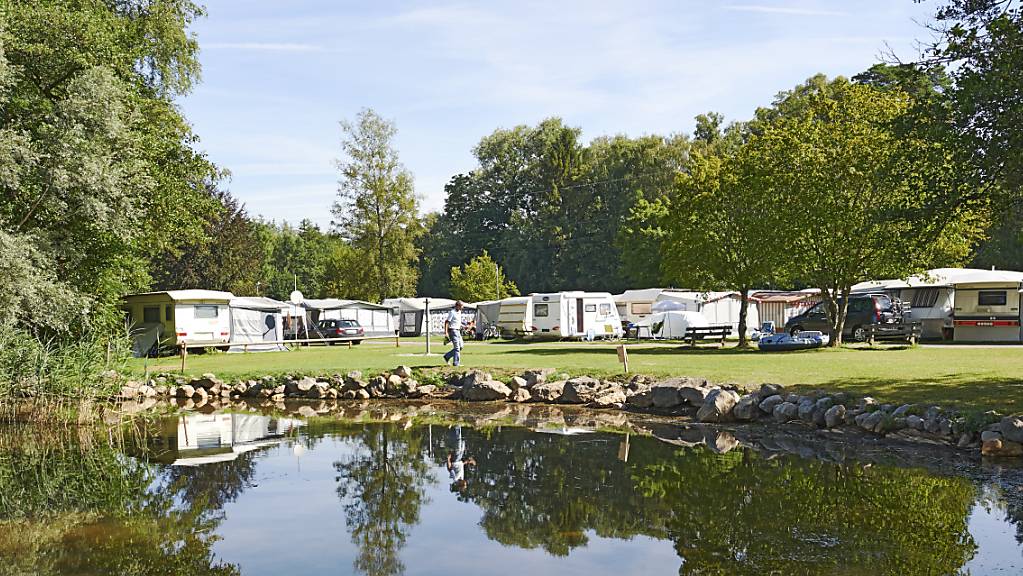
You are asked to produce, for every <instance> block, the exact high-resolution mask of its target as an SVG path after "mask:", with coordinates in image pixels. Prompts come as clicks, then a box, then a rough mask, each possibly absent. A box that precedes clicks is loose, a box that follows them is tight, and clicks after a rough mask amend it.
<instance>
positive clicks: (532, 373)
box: [522, 368, 554, 388]
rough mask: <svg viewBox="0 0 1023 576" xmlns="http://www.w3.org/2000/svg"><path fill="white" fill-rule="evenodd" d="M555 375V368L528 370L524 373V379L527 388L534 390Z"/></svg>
mask: <svg viewBox="0 0 1023 576" xmlns="http://www.w3.org/2000/svg"><path fill="white" fill-rule="evenodd" d="M551 374H554V368H537V369H534V370H526V371H525V372H523V373H522V378H523V379H524V380H525V381H526V388H532V387H533V386H536V385H537V384H543V383H544V382H546V381H547V377H548V376H550V375H551Z"/></svg>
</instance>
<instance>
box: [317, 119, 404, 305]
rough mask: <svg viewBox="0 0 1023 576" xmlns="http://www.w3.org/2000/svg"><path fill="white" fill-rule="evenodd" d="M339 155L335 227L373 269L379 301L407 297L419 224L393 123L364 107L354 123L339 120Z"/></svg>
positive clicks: (372, 278)
mask: <svg viewBox="0 0 1023 576" xmlns="http://www.w3.org/2000/svg"><path fill="white" fill-rule="evenodd" d="M341 129H342V132H343V134H344V136H343V138H342V141H341V150H342V152H343V154H344V156H343V158H342V159H340V160H338V162H337V167H338V170H339V171H340V172H341V180H340V188H339V190H338V199H337V201H336V202H335V203H334V208H333V213H334V217H335V222H334V224H335V226H336V227H337V229H338V231H339V232H340V234H341V236H342V237H343V238H344V239H345V240H346V241H348V242H350V243H351V244H352V246H353V247H354V248H355V249H356V250H358V251H359V254H360V256H361V257H362V258H364V259H365V261H366V263H367V265H368V266H369V268H370V270H371V271H372V272H371V274H370V279H371V282H372V286H373V287H374V288H375V292H376V294H375V295H376V297H377V299H378V300H383V299H384V298H388V297H392V296H411V295H413V294H414V293H415V285H416V268H415V262H416V256H417V253H416V245H415V239H416V236H417V235H418V234H419V232H420V229H419V223H418V221H417V213H416V197H415V194H414V193H413V189H412V175H411V174H410V173H409V172H408V170H406V169H405V168H404V166H402V164H401V163H400V162H399V160H398V152H397V150H395V149H394V145H393V140H394V136H395V134H396V133H397V129H396V128H395V126H394V124H393V123H392V122H389V121H387V120H384V119H383V118H381V117H380V116H378V115H377V114H376V112H374V111H373V110H370V109H368V108H367V109H364V110H362V111H361V112H359V114H358V115H357V116H356V119H355V122H354V123H351V122H348V121H342V122H341Z"/></svg>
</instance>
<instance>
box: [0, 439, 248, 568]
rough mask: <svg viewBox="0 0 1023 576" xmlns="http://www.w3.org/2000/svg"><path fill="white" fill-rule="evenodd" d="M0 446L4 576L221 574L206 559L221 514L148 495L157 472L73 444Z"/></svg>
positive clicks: (102, 448) (102, 449)
mask: <svg viewBox="0 0 1023 576" xmlns="http://www.w3.org/2000/svg"><path fill="white" fill-rule="evenodd" d="M38 434H39V435H40V437H41V438H46V440H45V441H44V442H42V441H41V442H40V443H39V444H30V445H26V446H19V447H17V448H13V449H0V494H3V495H4V497H3V500H2V506H0V556H3V557H4V558H5V561H4V565H3V567H2V570H3V573H5V574H25V575H28V574H41V575H47V574H104V575H108V574H109V575H122V574H123V575H128V574H131V575H136V574H155V575H168V576H170V575H178V574H190V575H198V576H207V575H208V576H214V575H216V576H229V575H235V574H238V570H237V568H236V567H234V566H231V565H224V564H221V563H219V562H218V561H216V560H215V558H214V555H213V551H212V546H213V543H214V542H215V537H214V536H213V535H212V533H213V531H214V529H215V528H216V527H217V525H218V524H219V522H220V515H219V514H217V513H216V512H215V511H214V510H213V509H211V508H209V507H208V505H206V504H199V505H188V504H184V503H181V502H178V501H176V500H175V498H174V495H173V494H170V493H167V492H163V491H160V490H151V489H150V488H151V486H152V483H153V482H154V480H156V479H157V478H158V476H159V473H158V469H157V468H156V467H154V466H152V465H150V464H147V463H145V462H144V461H142V460H138V459H134V458H127V457H124V456H122V455H121V454H120V453H119V452H117V451H116V450H115V449H113V448H111V447H109V446H106V445H103V444H94V445H92V446H88V447H86V446H83V445H81V444H80V443H79V442H78V441H77V439H68V438H63V439H60V440H59V441H58V440H55V439H53V438H52V432H51V431H48V430H43V431H38Z"/></svg>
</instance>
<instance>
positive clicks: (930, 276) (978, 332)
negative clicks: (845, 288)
mask: <svg viewBox="0 0 1023 576" xmlns="http://www.w3.org/2000/svg"><path fill="white" fill-rule="evenodd" d="M1021 285H1023V273H1020V272H1012V271H1008V270H981V269H976V268H936V269H933V270H927V271H926V272H924V273H923V274H918V275H915V276H910V277H909V278H907V279H905V280H873V281H869V282H861V283H859V284H857V285H855V286H853V293H864V292H884V293H886V294H888V295H890V296H894V297H897V298H899V299H901V300H902V301H903V302H905V303H907V304H909V314H908V318H909V319H910V320H913V321H919V322H920V323H921V329H922V336H923V337H924V338H943V339H946V340H947V339H954V340H956V341H966V342H977V341H982V342H991V341H1009V342H1015V341H1019V340H1020V339H1021V334H1020V306H1019V289H1020V286H1021Z"/></svg>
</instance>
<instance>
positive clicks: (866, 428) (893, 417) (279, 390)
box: [119, 366, 1023, 457]
mask: <svg viewBox="0 0 1023 576" xmlns="http://www.w3.org/2000/svg"><path fill="white" fill-rule="evenodd" d="M444 378H445V381H444V382H442V383H441V384H442V385H440V386H438V385H436V384H421V383H420V382H419V381H418V380H417V379H416V378H415V375H414V374H413V371H412V369H411V368H409V367H407V366H399V367H398V368H396V369H395V370H393V371H390V372H385V373H383V374H378V375H375V376H372V377H364V376H363V374H362V373H361V372H358V371H354V372H349V373H348V374H347V375H343V376H342V375H340V374H335V375H334V376H331V377H328V378H314V377H310V376H304V377H282V378H275V377H272V376H266V377H263V378H259V379H254V380H246V381H237V382H232V383H228V382H224V381H222V380H220V379H218V378H217V377H216V376H215V375H213V374H204V375H202V376H199V377H193V378H184V377H180V376H172V375H160V376H157V377H156V378H154V379H151V380H149V381H148V382H128V383H127V384H126V385H125V386H124V387H122V389H121V392H120V394H119V398H120V399H122V400H129V401H135V402H139V403H140V404H139V406H140V407H145V406H146V404H147V403H148V404H151V405H155V404H156V399H157V398H168V397H170V398H177V399H179V401H180V402H184V405H185V406H188V404H191V405H192V406H201V405H203V404H206V403H208V402H210V401H212V400H214V399H224V400H229V399H230V400H234V399H254V400H262V401H265V402H268V403H281V402H284V401H285V400H299V399H308V400H369V399H374V398H380V399H385V398H445V399H451V400H464V401H470V402H477V401H480V402H483V401H489V402H498V401H503V402H512V403H527V402H529V403H543V404H562V405H583V406H587V407H591V408H598V409H618V410H628V411H636V412H648V413H656V414H673V415H683V416H688V417H691V418H693V419H694V420H696V421H698V422H702V423H726V422H739V423H742V422H749V423H752V422H761V423H765V424H769V425H770V424H773V425H781V424H787V423H794V422H798V423H802V424H803V425H804V426H807V427H812V428H816V429H855V430H859V431H861V432H863V433H868V434H874V435H880V436H885V437H888V438H892V439H899V440H909V441H917V442H927V443H933V444H943V445H952V446H956V447H958V448H962V449H969V450H979V451H980V453H981V454H983V455H984V456H992V457H996V456H1003V457H1020V456H1023V417H1020V416H1003V415H1001V414H998V413H996V412H993V411H991V412H985V413H983V414H973V415H970V416H966V415H963V414H960V413H958V412H956V411H954V410H950V409H947V408H942V407H939V406H924V405H919V404H902V405H896V404H881V403H878V402H877V401H875V400H874V399H873V398H870V397H865V398H851V397H850V396H848V395H846V394H845V393H842V392H837V393H833V394H831V393H827V392H824V391H815V392H812V393H809V394H796V393H792V392H787V391H786V390H785V389H784V388H783V387H782V386H780V385H776V384H764V385H762V386H761V387H760V388H759V389H758V390H756V391H753V392H749V391H744V390H742V389H740V388H737V387H735V386H729V385H713V384H711V383H709V382H707V381H706V380H701V379H693V378H671V379H666V380H656V379H653V378H651V377H647V376H641V375H640V376H634V377H632V378H631V379H629V380H627V381H615V380H603V379H598V378H592V377H589V376H579V377H575V378H568V377H567V375H564V374H561V375H558V374H556V371H555V370H553V369H536V370H526V371H524V372H523V373H521V374H519V375H516V376H513V377H511V378H509V379H507V380H505V381H501V380H498V379H495V378H493V377H492V376H491V375H490V374H489V373H487V372H484V371H481V370H470V371H468V372H465V373H452V374H448V375H446V376H445V377H444Z"/></svg>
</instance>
